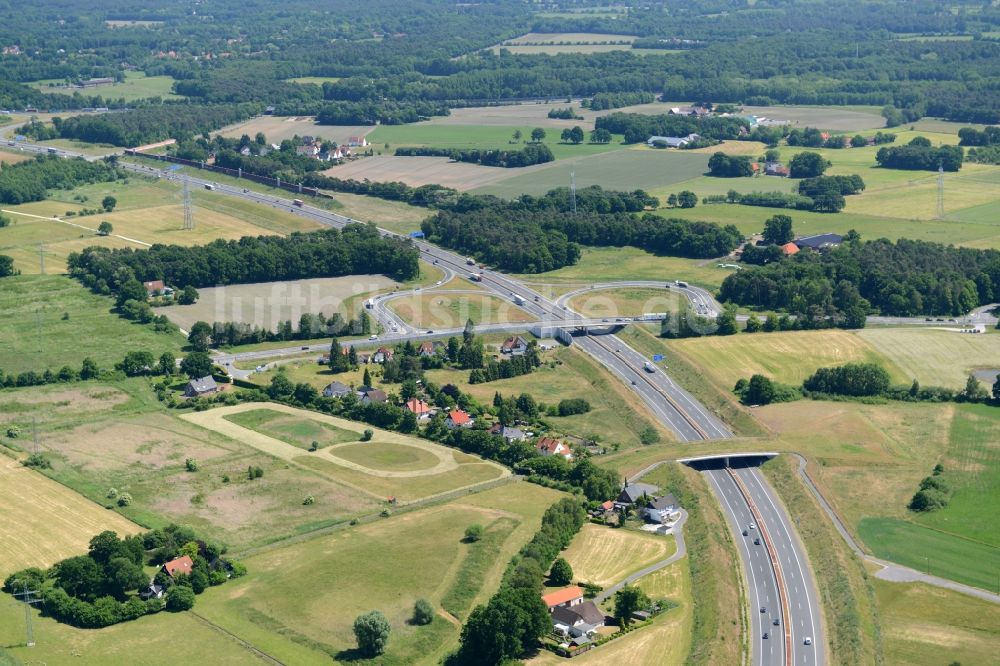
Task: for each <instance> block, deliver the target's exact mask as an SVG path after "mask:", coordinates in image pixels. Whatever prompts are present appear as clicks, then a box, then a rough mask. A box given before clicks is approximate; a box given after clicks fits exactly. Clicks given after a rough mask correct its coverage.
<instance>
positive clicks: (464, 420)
mask: <svg viewBox="0 0 1000 666" xmlns="http://www.w3.org/2000/svg"><path fill="white" fill-rule="evenodd" d="M472 424H473V419H472V417H471V416H469V414H468V412H465V411H463V410H461V409H453V410H451V411H450V412H448V418H447V419H445V425H447V426H448V427H449V428H468V427H469V426H471V425H472Z"/></svg>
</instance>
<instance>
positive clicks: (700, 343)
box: [667, 330, 907, 390]
mask: <svg viewBox="0 0 1000 666" xmlns="http://www.w3.org/2000/svg"><path fill="white" fill-rule="evenodd" d="M668 346H669V347H673V348H674V349H676V351H677V352H678V353H680V354H683V355H685V356H686V357H687V358H688V359H689V360H690V361H691V362H692V363H695V364H696V365H698V367H700V368H702V369H703V370H704V371H705V373H706V374H707V375H708V376H709V378H711V379H712V381H714V382H715V383H716V384H717V385H718V386H719V387H720V388H722V389H724V390H731V389H732V387H733V385H734V384H735V383H736V380H737V379H740V378H747V379H748V378H749V377H750V376H751V375H754V374H763V375H767V376H768V377H770V378H772V379H774V380H775V381H779V382H782V383H784V384H791V385H801V384H802V380H804V379H805V378H806V377H808V376H809V375H811V374H812V373H813V372H815V371H816V369H817V368H821V367H827V366H833V365H843V364H844V363H851V362H875V363H879V364H881V365H882V366H883V367H885V368H886V369H887V370H889V374H890V375H892V376H893V378H894V379H895V381H897V382H903V381H907V376H906V374H905V373H903V372H901V371H900V370H899V369H898V368H896V367H894V366H893V365H892V364H891V363H887V362H886V359H885V358H884V357H883V356H882V355H881V354H879V352H878V351H877V350H876V349H875V348H873V346H872V345H870V344H868V343H867V342H865V340H864V339H862V338H859V337H858V336H857V335H854V334H853V333H848V332H846V331H834V330H827V331H794V332H783V333H760V334H753V335H737V336H728V337H727V336H717V337H705V338H688V339H686V340H674V341H671V342H669V343H668ZM667 362H668V363H669V362H670V357H669V356H668V357H667Z"/></svg>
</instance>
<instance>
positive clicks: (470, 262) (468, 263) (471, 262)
mask: <svg viewBox="0 0 1000 666" xmlns="http://www.w3.org/2000/svg"><path fill="white" fill-rule="evenodd" d="M465 265H466V266H475V265H476V260H475V259H473V258H472V257H469V258H468V259H466V260H465Z"/></svg>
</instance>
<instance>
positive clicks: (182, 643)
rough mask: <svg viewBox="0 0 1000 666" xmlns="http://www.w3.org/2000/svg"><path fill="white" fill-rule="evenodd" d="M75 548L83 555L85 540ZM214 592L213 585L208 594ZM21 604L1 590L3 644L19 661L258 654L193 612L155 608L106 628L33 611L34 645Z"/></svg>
mask: <svg viewBox="0 0 1000 666" xmlns="http://www.w3.org/2000/svg"><path fill="white" fill-rule="evenodd" d="M75 552H76V554H80V555H82V554H84V553H85V552H86V544H84V547H83V548H81V549H78V550H77V551H75ZM215 592H216V589H214V588H213V590H211V591H210V592H209V593H208V594H209V595H211V594H214V593H215ZM203 598H204V597H202V598H200V599H199V602H200V601H201V600H202V599H203ZM22 606H23V604H20V603H18V602H17V601H16V600H15V599H14V598H13V597H11V596H10V595H8V594H3V595H0V643H2V644H3V646H4V649H5V650H6V651H8V652H9V654H10V655H12V656H13V657H14V658H15V659H19V660H20V661H18V662H14V663H24V664H37V663H43V664H66V663H74V664H80V665H81V666H105V665H106V664H109V663H129V662H134V661H135V660H136V655H138V654H141V655H142V658H141V660H142V663H143V664H149V665H150V666H174V665H175V664H195V663H211V664H220V665H226V666H242V665H244V664H247V663H249V662H252V661H253V660H254V659H255V654H254V653H253V652H251V651H250V650H249V649H248V648H246V647H245V646H243V645H242V644H240V643H239V642H238V641H237V640H235V639H234V638H232V637H231V636H226V635H224V634H222V633H220V632H219V631H218V630H217V629H215V628H214V627H212V626H211V625H209V624H207V623H206V622H204V621H203V620H201V619H200V618H198V616H196V615H194V614H193V613H157V614H156V615H149V616H146V617H141V618H139V619H137V620H134V621H132V622H124V623H122V624H116V625H113V626H110V627H105V628H104V629H76V628H74V627H71V626H69V625H67V624H62V623H60V622H57V621H55V620H53V619H52V618H50V617H45V616H42V615H41V614H40V613H39V612H38V611H37V610H35V611H33V612H32V615H33V617H32V618H31V622H32V628H33V630H34V634H35V641H36V643H35V646H34V647H30V648H29V647H24V638H25V634H24V608H23V607H22ZM178 637H183V640H178ZM0 657H2V653H0ZM5 663H6V662H5Z"/></svg>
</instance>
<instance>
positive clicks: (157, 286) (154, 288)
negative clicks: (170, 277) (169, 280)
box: [142, 280, 167, 296]
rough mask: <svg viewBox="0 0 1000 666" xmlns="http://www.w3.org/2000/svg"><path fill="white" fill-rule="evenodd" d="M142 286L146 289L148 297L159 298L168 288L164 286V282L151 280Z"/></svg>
mask: <svg viewBox="0 0 1000 666" xmlns="http://www.w3.org/2000/svg"><path fill="white" fill-rule="evenodd" d="M142 286H143V287H145V289H146V295H147V296H159V295H160V294H162V293H163V292H164V291H165V290H166V288H167V286H166V285H165V284H163V280H149V281H148V282H143V283H142Z"/></svg>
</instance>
